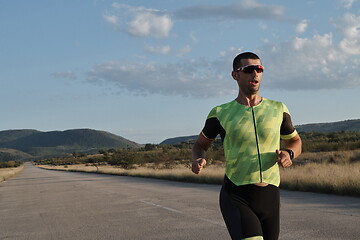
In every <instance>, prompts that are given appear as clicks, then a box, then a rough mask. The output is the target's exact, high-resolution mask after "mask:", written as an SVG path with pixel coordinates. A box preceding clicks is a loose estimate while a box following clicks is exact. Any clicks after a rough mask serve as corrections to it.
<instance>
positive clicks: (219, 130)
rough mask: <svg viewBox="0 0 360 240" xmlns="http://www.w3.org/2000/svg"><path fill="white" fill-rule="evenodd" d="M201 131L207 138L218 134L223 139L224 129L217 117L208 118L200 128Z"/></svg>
mask: <svg viewBox="0 0 360 240" xmlns="http://www.w3.org/2000/svg"><path fill="white" fill-rule="evenodd" d="M202 133H203V135H204V136H205V137H207V138H209V139H215V138H216V136H217V135H219V134H220V136H221V138H222V139H223V140H224V137H225V130H224V128H223V127H222V126H221V124H220V122H219V120H218V119H217V118H215V117H214V118H208V119H207V120H206V122H205V126H204V128H203V130H202Z"/></svg>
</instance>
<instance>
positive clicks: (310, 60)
mask: <svg viewBox="0 0 360 240" xmlns="http://www.w3.org/2000/svg"><path fill="white" fill-rule="evenodd" d="M260 55H263V56H264V57H263V64H264V65H265V66H266V67H265V72H264V79H266V80H265V81H263V86H264V87H267V88H278V89H288V90H304V89H308V90H319V89H341V88H350V87H354V86H360V79H359V78H358V76H359V75H360V59H359V57H358V56H354V55H349V54H347V53H344V52H343V51H342V50H341V49H340V48H339V47H338V46H337V44H334V42H333V38H332V35H331V34H324V35H314V36H313V37H311V38H294V39H293V40H291V41H288V42H285V43H283V44H281V46H275V45H274V46H264V47H263V48H261V51H260ZM349 62H351V69H349V65H348V63H349ZM358 69H359V70H358Z"/></svg>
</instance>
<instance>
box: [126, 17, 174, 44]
mask: <svg viewBox="0 0 360 240" xmlns="http://www.w3.org/2000/svg"><path fill="white" fill-rule="evenodd" d="M172 26H173V23H172V21H171V19H170V16H168V15H157V14H154V13H151V12H140V13H137V14H136V15H135V17H134V19H133V20H132V21H131V22H130V23H129V24H128V28H127V29H126V30H127V32H128V33H130V34H132V35H134V36H137V37H146V36H152V37H156V38H166V37H168V36H169V33H170V30H171V28H172Z"/></svg>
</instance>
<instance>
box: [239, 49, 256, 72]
mask: <svg viewBox="0 0 360 240" xmlns="http://www.w3.org/2000/svg"><path fill="white" fill-rule="evenodd" d="M241 59H260V58H259V56H258V55H256V54H255V53H252V52H243V53H240V54H239V55H237V56H236V57H235V58H234V62H233V70H234V71H235V70H236V69H238V68H239V67H242V66H241Z"/></svg>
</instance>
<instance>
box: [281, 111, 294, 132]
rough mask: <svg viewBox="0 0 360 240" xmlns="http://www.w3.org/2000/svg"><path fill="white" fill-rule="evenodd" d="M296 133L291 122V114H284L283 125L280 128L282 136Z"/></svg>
mask: <svg viewBox="0 0 360 240" xmlns="http://www.w3.org/2000/svg"><path fill="white" fill-rule="evenodd" d="M294 131H295V128H294V126H293V124H292V122H291V117H290V114H288V113H285V112H284V114H283V121H282V123H281V128H280V134H281V135H288V134H291V133H293V132H294Z"/></svg>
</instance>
